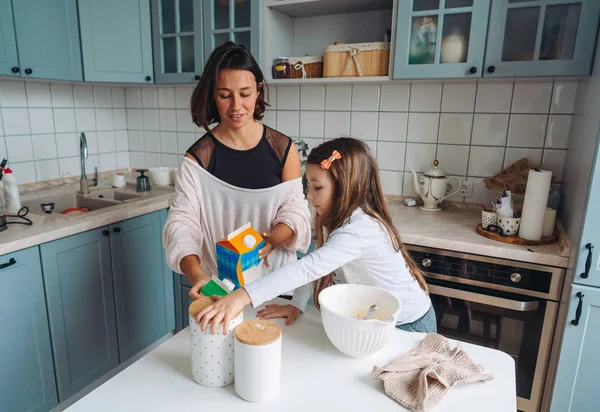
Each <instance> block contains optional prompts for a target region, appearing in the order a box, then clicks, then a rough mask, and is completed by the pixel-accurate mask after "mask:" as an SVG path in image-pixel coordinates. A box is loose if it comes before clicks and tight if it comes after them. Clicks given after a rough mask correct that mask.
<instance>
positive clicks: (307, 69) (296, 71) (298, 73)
mask: <svg viewBox="0 0 600 412" xmlns="http://www.w3.org/2000/svg"><path fill="white" fill-rule="evenodd" d="M289 62H290V79H316V78H319V77H322V76H323V56H304V57H290V58H289Z"/></svg>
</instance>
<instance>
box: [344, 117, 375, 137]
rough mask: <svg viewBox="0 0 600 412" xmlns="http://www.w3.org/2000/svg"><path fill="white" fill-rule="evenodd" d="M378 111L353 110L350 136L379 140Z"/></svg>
mask: <svg viewBox="0 0 600 412" xmlns="http://www.w3.org/2000/svg"><path fill="white" fill-rule="evenodd" d="M378 117H379V113H377V112H352V114H351V117H350V136H352V137H356V138H359V139H363V140H377V121H378Z"/></svg>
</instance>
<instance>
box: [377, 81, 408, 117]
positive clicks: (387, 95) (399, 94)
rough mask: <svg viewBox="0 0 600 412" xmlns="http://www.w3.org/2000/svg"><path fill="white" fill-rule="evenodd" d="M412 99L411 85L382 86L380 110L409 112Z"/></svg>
mask: <svg viewBox="0 0 600 412" xmlns="http://www.w3.org/2000/svg"><path fill="white" fill-rule="evenodd" d="M409 99H410V85H408V84H398V85H384V86H381V101H380V102H379V110H380V111H382V112H407V111H408V106H409Z"/></svg>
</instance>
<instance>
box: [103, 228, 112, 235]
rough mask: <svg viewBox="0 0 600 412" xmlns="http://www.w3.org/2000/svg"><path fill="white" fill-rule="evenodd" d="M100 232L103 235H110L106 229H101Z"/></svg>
mask: <svg viewBox="0 0 600 412" xmlns="http://www.w3.org/2000/svg"><path fill="white" fill-rule="evenodd" d="M102 234H103V235H104V236H110V232H109V231H108V230H106V229H105V230H103V231H102Z"/></svg>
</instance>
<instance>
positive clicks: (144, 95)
mask: <svg viewBox="0 0 600 412" xmlns="http://www.w3.org/2000/svg"><path fill="white" fill-rule="evenodd" d="M577 88H578V83H577V82H574V81H570V80H568V79H567V80H564V81H557V82H555V83H552V82H523V81H519V83H517V85H516V86H515V83H514V82H513V81H511V80H506V81H502V82H497V81H486V80H483V81H480V82H468V81H464V82H462V83H459V82H448V83H442V82H438V83H420V82H419V83H414V84H408V83H395V84H394V83H392V84H382V85H373V84H354V85H352V84H342V85H327V86H325V85H310V86H301V87H298V86H280V87H271V88H270V90H269V94H270V97H271V99H270V102H271V103H272V104H273V106H271V107H268V111H267V112H266V113H265V117H264V119H263V122H264V123H265V124H267V125H270V126H271V127H273V128H276V129H277V130H279V131H281V132H282V133H285V134H287V135H289V136H290V137H292V138H294V139H296V138H302V139H304V140H305V141H306V142H307V143H308V144H309V146H310V147H311V148H313V147H315V146H317V145H318V144H320V143H322V142H323V140H324V139H331V138H335V137H341V136H353V137H357V138H361V139H363V140H365V141H366V143H367V144H368V145H369V147H370V148H371V150H372V151H373V153H374V155H375V156H376V157H377V159H378V162H379V165H380V168H381V173H382V183H383V185H384V190H385V192H386V193H390V194H401V193H402V194H404V195H414V193H413V192H414V191H413V188H412V186H413V184H412V175H411V173H410V172H409V170H410V168H411V167H412V168H415V170H417V172H423V171H424V170H425V169H428V168H429V167H431V165H432V162H433V160H434V159H436V158H437V159H438V160H439V161H440V166H441V168H442V169H444V170H445V171H446V173H448V174H449V175H458V176H462V177H464V176H467V180H474V182H475V183H476V184H477V185H478V188H479V189H478V190H477V189H476V190H474V195H473V196H472V197H471V198H467V199H466V201H468V202H470V201H480V199H484V197H485V196H486V191H485V185H484V184H483V183H482V180H481V179H482V178H484V177H487V176H489V175H491V174H495V173H497V172H499V171H501V170H502V168H503V167H505V166H508V165H509V164H511V163H514V161H517V160H519V159H520V158H521V157H528V158H530V159H531V160H532V161H533V163H536V164H539V165H541V166H542V167H547V168H549V169H551V170H553V172H554V174H555V176H556V177H557V179H561V178H562V165H563V164H564V158H565V156H566V147H567V144H568V136H569V131H570V123H571V120H572V117H573V111H574V109H573V106H574V101H575V96H576V93H577ZM193 90H194V87H193V86H168V85H164V86H153V85H144V86H141V87H140V86H138V85H132V86H128V85H125V86H124V87H110V86H102V85H97V86H90V85H87V84H65V83H50V84H49V83H47V82H34V81H22V80H16V81H15V80H2V81H0V114H1V116H0V155H6V154H7V155H8V156H9V166H11V167H13V166H16V168H14V167H13V168H14V169H16V170H17V172H18V173H19V174H23V177H21V176H18V178H19V182H25V181H35V180H42V179H48V178H52V177H55V176H58V177H60V176H65V175H77V174H78V173H79V133H80V132H82V131H83V132H85V133H86V136H87V139H88V149H89V152H90V158H89V159H88V161H87V162H86V164H87V165H88V166H87V167H88V170H93V166H94V165H97V166H99V167H100V170H111V169H112V168H116V167H123V166H132V167H152V166H159V165H163V166H171V167H177V166H178V165H179V162H180V161H181V156H182V155H183V154H184V153H185V151H186V150H187V149H188V148H189V147H190V146H191V145H192V144H193V143H194V142H195V141H196V140H197V139H198V138H199V137H200V136H202V134H203V131H202V130H201V129H199V128H198V127H196V126H195V125H194V124H193V123H192V121H191V116H190V112H189V104H190V98H191V94H192V92H193ZM513 94H514V96H513ZM470 145H473V146H470ZM457 199H458V200H459V201H460V200H462V197H459V198H457ZM484 200H485V199H484Z"/></svg>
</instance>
